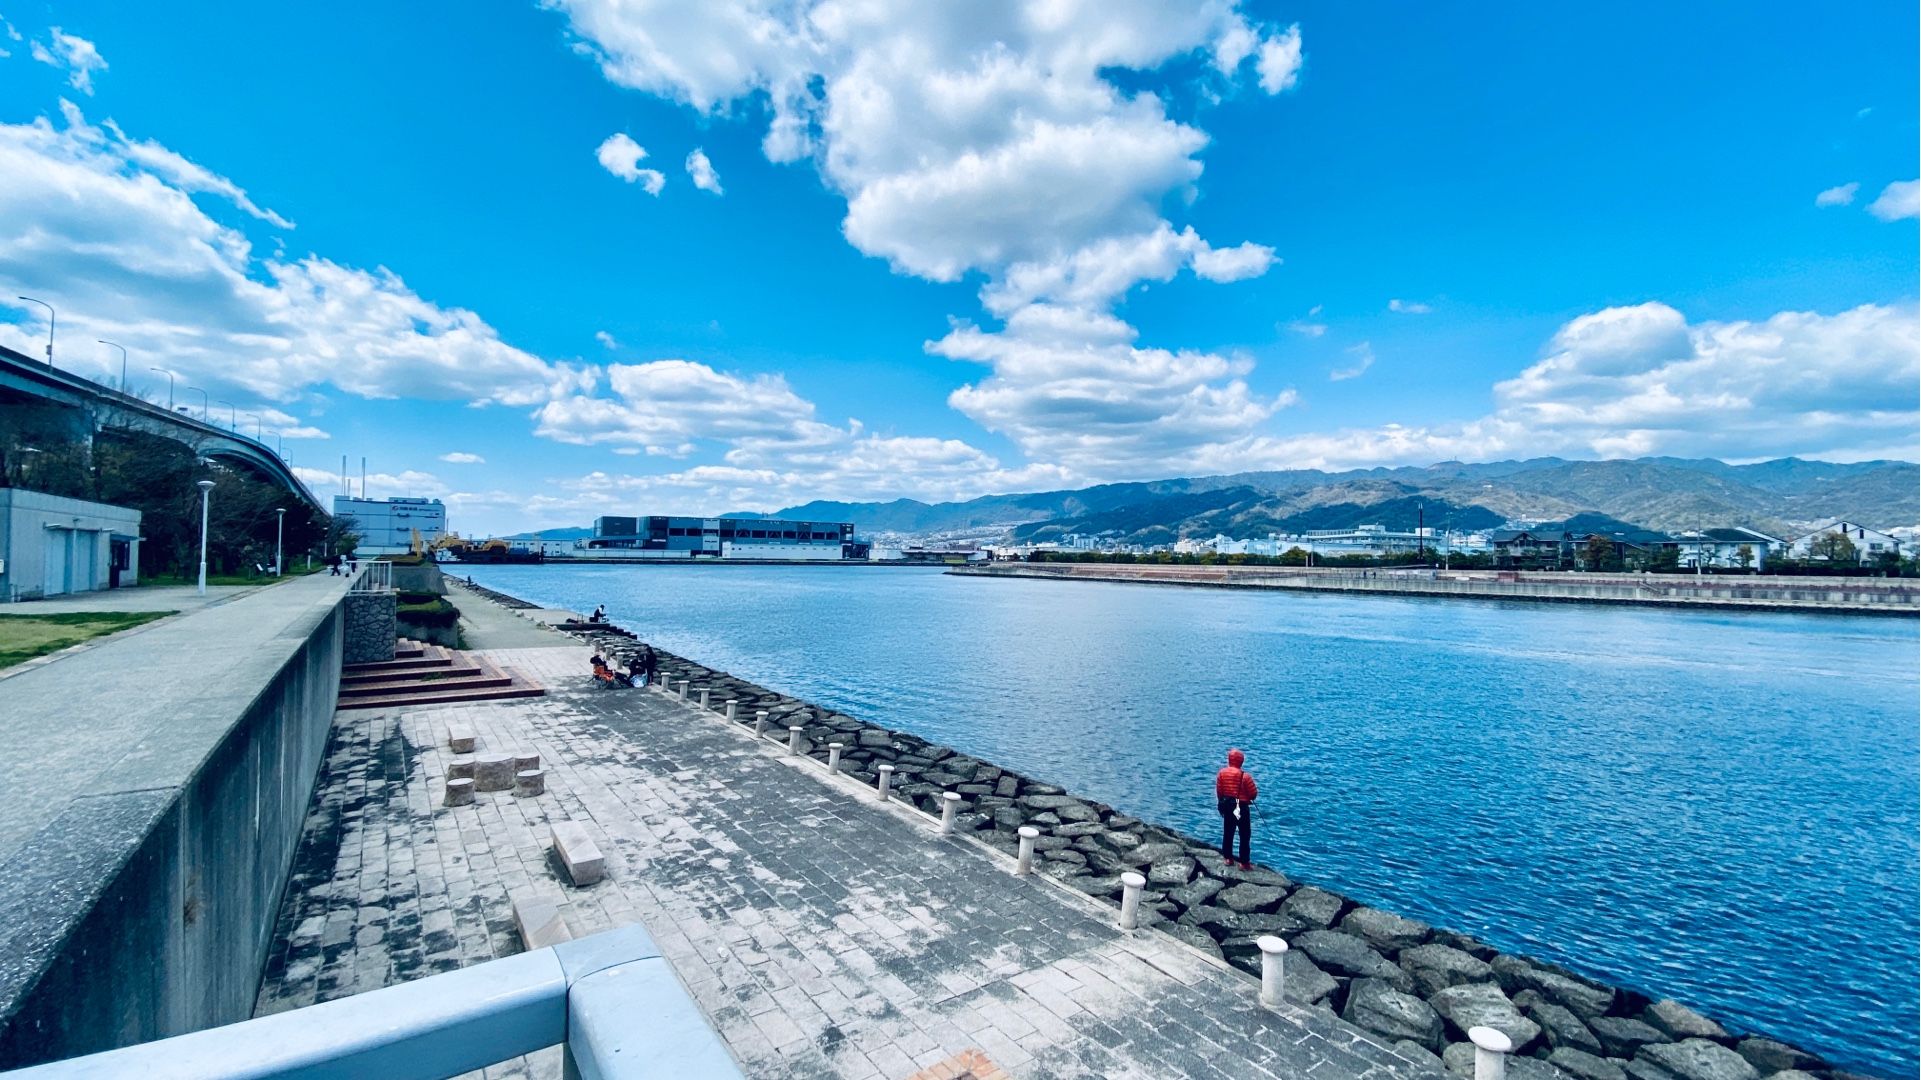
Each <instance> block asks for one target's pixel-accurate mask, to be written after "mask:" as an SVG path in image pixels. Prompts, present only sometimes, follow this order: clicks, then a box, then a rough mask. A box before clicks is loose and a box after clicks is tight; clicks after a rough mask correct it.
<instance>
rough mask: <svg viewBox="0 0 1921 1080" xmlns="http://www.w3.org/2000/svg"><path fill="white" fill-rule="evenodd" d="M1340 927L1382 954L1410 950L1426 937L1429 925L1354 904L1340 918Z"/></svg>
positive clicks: (1429, 929)
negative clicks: (1354, 906) (1350, 909)
mask: <svg viewBox="0 0 1921 1080" xmlns="http://www.w3.org/2000/svg"><path fill="white" fill-rule="evenodd" d="M1341 929H1342V930H1344V931H1346V932H1347V933H1350V934H1353V935H1354V936H1355V937H1358V938H1360V939H1361V940H1362V941H1365V942H1367V943H1368V944H1369V945H1372V946H1374V947H1375V948H1376V949H1379V950H1380V951H1382V952H1384V953H1394V952H1400V951H1401V950H1402V949H1411V948H1413V947H1414V946H1416V945H1419V944H1420V943H1421V942H1423V941H1426V940H1427V936H1428V934H1429V933H1430V931H1431V928H1430V927H1429V926H1428V925H1427V924H1426V923H1424V922H1417V921H1415V920H1413V919H1404V918H1402V917H1401V916H1399V915H1395V914H1393V913H1391V912H1386V911H1382V910H1380V909H1379V908H1371V907H1357V908H1355V909H1354V910H1353V911H1350V912H1348V913H1347V917H1346V918H1344V919H1342V920H1341Z"/></svg>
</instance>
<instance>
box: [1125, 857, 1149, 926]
mask: <svg viewBox="0 0 1921 1080" xmlns="http://www.w3.org/2000/svg"><path fill="white" fill-rule="evenodd" d="M1146 885H1147V879H1146V878H1144V877H1142V876H1141V875H1139V874H1136V873H1134V872H1133V871H1132V870H1130V871H1128V872H1127V873H1125V874H1122V875H1121V929H1123V930H1132V929H1134V927H1136V926H1138V925H1140V921H1141V889H1142V888H1144V887H1145V886H1146Z"/></svg>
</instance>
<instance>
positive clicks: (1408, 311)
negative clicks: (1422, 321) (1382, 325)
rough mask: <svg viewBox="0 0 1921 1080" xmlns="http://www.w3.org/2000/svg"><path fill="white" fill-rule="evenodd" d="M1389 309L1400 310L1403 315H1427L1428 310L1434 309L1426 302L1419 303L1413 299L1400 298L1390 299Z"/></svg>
mask: <svg viewBox="0 0 1921 1080" xmlns="http://www.w3.org/2000/svg"><path fill="white" fill-rule="evenodd" d="M1387 309H1388V310H1389V311H1398V312H1400V313H1401V314H1403V315H1426V314H1427V313H1428V312H1430V311H1433V310H1434V309H1433V308H1432V307H1429V306H1428V305H1426V304H1422V303H1417V302H1416V301H1413V300H1398V299H1397V300H1389V301H1388V302H1387Z"/></svg>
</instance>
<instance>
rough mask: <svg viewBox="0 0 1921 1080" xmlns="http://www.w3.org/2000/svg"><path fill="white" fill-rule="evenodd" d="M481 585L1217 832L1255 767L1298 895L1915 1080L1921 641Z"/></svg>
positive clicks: (1080, 588)
mask: <svg viewBox="0 0 1921 1080" xmlns="http://www.w3.org/2000/svg"><path fill="white" fill-rule="evenodd" d="M468 570H469V568H467V567H461V568H460V571H461V572H462V573H466V572H468ZM471 572H472V574H473V576H474V579H475V580H476V581H478V582H480V583H481V584H484V585H488V586H491V587H494V588H498V589H500V590H501V591H503V592H506V593H509V594H512V595H515V596H520V597H523V598H525V599H527V600H531V601H535V602H538V603H542V604H547V605H552V606H558V607H568V608H573V609H577V610H580V611H588V610H591V609H592V608H593V607H594V605H595V604H605V605H606V606H607V611H608V616H609V618H611V619H613V620H614V621H615V622H618V623H621V624H622V625H624V626H626V627H628V628H630V629H632V630H634V631H636V632H638V633H640V634H641V635H642V636H643V637H644V638H647V639H649V640H652V641H654V642H656V643H658V644H660V645H662V646H664V647H666V648H667V649H669V650H670V651H673V652H676V653H680V654H682V655H685V656H688V657H691V658H694V659H697V660H699V661H700V662H702V663H705V664H709V665H712V666H714V667H719V668H723V669H726V670H729V671H732V672H734V673H736V674H738V675H741V676H743V677H745V678H749V679H753V680H755V681H757V682H760V683H762V684H763V685H766V686H769V687H772V688H774V689H778V690H781V691H783V692H786V693H789V694H793V695H794V696H796V697H801V698H806V699H808V700H811V701H815V702H818V703H821V704H824V705H829V706H832V707H833V708H836V709H840V710H842V711H844V712H847V713H850V714H852V715H854V716H858V717H860V718H862V719H865V720H869V721H872V722H874V723H876V724H883V725H887V726H890V727H895V728H899V729H902V730H906V731H911V732H913V733H915V734H917V735H921V736H923V737H925V738H928V739H931V740H934V741H936V742H941V743H945V744H947V745H949V746H953V747H955V748H957V749H960V750H962V751H964V752H966V753H968V754H972V755H976V756H978V757H981V758H985V759H987V760H989V761H993V762H996V763H998V764H1002V765H1005V766H1007V767H1009V768H1013V769H1017V770H1019V771H1021V772H1024V773H1027V774H1029V775H1031V776H1034V777H1036V778H1038V779H1044V780H1047V781H1050V782H1052V783H1057V784H1060V785H1062V786H1064V787H1066V788H1068V789H1069V790H1071V791H1074V792H1076V793H1079V794H1083V795H1087V796H1091V797H1093V798H1096V799H1100V800H1102V801H1104V802H1108V803H1111V804H1113V805H1114V806H1115V807H1117V808H1120V809H1122V810H1124V811H1126V812H1127V813H1131V814H1135V815H1137V816H1139V817H1143V818H1148V819H1152V820H1156V821H1160V822H1163V823H1166V824H1169V825H1173V826H1176V827H1178V828H1181V829H1183V830H1185V831H1188V832H1190V833H1192V834H1194V835H1197V836H1202V837H1209V836H1211V835H1212V834H1213V833H1215V832H1218V828H1219V819H1218V818H1217V817H1216V816H1215V814H1214V808H1213V796H1212V786H1211V780H1212V776H1213V773H1214V770H1215V769H1216V768H1218V767H1219V765H1220V764H1221V761H1220V759H1221V756H1222V754H1223V753H1224V752H1225V751H1226V749H1227V748H1228V747H1229V746H1240V747H1242V748H1244V749H1245V750H1246V751H1247V753H1248V767H1249V768H1250V770H1251V771H1252V772H1253V773H1254V775H1255V776H1256V777H1257V778H1258V779H1259V781H1260V783H1261V791H1262V798H1261V802H1260V806H1261V809H1262V811H1263V813H1262V815H1261V817H1259V818H1258V819H1257V822H1256V826H1255V837H1254V841H1255V848H1256V851H1255V857H1256V858H1257V859H1260V860H1263V861H1265V862H1267V863H1269V864H1270V865H1272V866H1274V867H1275V868H1277V869H1280V870H1283V871H1285V872H1287V873H1288V874H1290V875H1292V876H1294V877H1297V878H1299V879H1302V880H1306V881H1310V882H1315V883H1318V884H1323V885H1326V886H1328V887H1330V888H1333V889H1337V890H1339V891H1341V892H1344V893H1346V894H1348V895H1350V896H1352V897H1354V898H1356V899H1359V900H1364V901H1367V902H1369V903H1373V904H1378V905H1379V906H1381V907H1383V908H1386V909H1387V910H1390V911H1394V912H1398V913H1401V914H1404V915H1409V916H1413V917H1416V918H1420V919H1424V920H1427V921H1429V922H1432V923H1434V924H1436V925H1440V926H1445V927H1448V928H1451V929H1455V930H1460V931H1464V932H1467V933H1472V934H1475V935H1477V936H1480V937H1482V938H1483V939H1485V940H1486V941H1488V942H1489V943H1491V944H1494V945H1496V946H1498V947H1500V948H1503V949H1510V950H1514V951H1518V952H1523V953H1528V954H1532V955H1534V956H1539V957H1543V958H1547V959H1551V960H1555V961H1559V962H1561V963H1564V964H1567V965H1568V966H1570V967H1572V968H1575V969H1577V970H1581V971H1584V972H1587V973H1590V974H1592V975H1595V976H1598V977H1600V978H1603V979H1607V980H1610V981H1616V982H1620V983H1625V984H1628V985H1632V986H1636V987H1640V988H1642V989H1644V990H1648V991H1651V992H1653V993H1656V994H1657V995H1659V994H1665V995H1668V996H1672V997H1675V998H1678V999H1679V1000H1681V1001H1683V1002H1686V1003H1688V1004H1691V1005H1694V1006H1696V1007H1698V1008H1701V1009H1702V1010H1704V1011H1705V1012H1707V1013H1708V1014H1709V1015H1712V1016H1715V1017H1717V1018H1719V1019H1721V1020H1723V1021H1726V1022H1728V1023H1729V1024H1730V1025H1735V1026H1740V1027H1743V1028H1747V1029H1750V1030H1754V1031H1759V1032H1763V1033H1767V1034H1772V1035H1775V1036H1779V1037H1782V1038H1785V1039H1787V1040H1788V1041H1790V1042H1794V1043H1798V1044H1800V1045H1803V1046H1806V1047H1807V1048H1809V1049H1811V1050H1815V1051H1818V1052H1821V1053H1824V1054H1825V1055H1827V1056H1829V1057H1830V1058H1831V1059H1832V1060H1835V1061H1837V1062H1839V1063H1843V1064H1847V1065H1851V1066H1853V1067H1855V1068H1859V1069H1866V1070H1869V1071H1872V1072H1875V1073H1878V1074H1881V1075H1884V1076H1898V1077H1911V1076H1914V1075H1915V1074H1916V1054H1917V1039H1916V1032H1917V1024H1918V1023H1921V1017H1918V1015H1917V1009H1918V1008H1921V1005H1918V1002H1917V978H1918V977H1921V971H1918V967H1921V965H1918V964H1917V957H1916V941H1917V938H1918V937H1921V919H1918V918H1917V896H1916V893H1917V875H1918V874H1921V867H1918V866H1917V852H1916V847H1917V829H1918V828H1921V822H1917V806H1918V805H1921V790H1918V785H1917V756H1916V755H1917V719H1916V717H1917V711H1916V710H1917V702H1921V678H1918V676H1917V664H1918V663H1921V639H1918V638H1917V626H1916V623H1915V622H1914V621H1912V620H1900V619H1877V618H1842V617H1833V616H1798V615H1753V614H1739V613H1708V612H1701V613H1677V612H1666V611H1648V610H1640V609H1630V608H1611V607H1598V606H1579V605H1549V604H1538V605H1530V604H1500V603H1487V602H1473V601H1445V600H1419V599H1395V598H1385V597H1373V596H1368V597H1361V596H1356V597H1345V596H1339V595H1321V596H1315V595H1299V594H1268V593H1251V592H1235V591H1225V590H1215V589H1189V588H1168V587H1156V586H1142V585H1121V584H1103V583H1090V582H1052V581H1036V580H994V579H978V578H961V577H948V576H945V575H943V574H941V573H939V572H937V571H932V570H922V569H901V568H856V567H791V568H790V567H745V566H704V567H684V566H683V567H648V566H601V567H553V566H477V567H473V568H471Z"/></svg>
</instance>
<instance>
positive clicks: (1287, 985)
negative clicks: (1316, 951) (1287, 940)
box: [1281, 949, 1341, 1005]
mask: <svg viewBox="0 0 1921 1080" xmlns="http://www.w3.org/2000/svg"><path fill="white" fill-rule="evenodd" d="M1281 971H1282V973H1283V978H1282V981H1281V996H1282V997H1283V998H1286V999H1287V1000H1288V1001H1292V1002H1295V1003H1297V1004H1300V1005H1318V1004H1320V1003H1321V1002H1323V1001H1326V1000H1327V999H1328V997H1329V996H1330V995H1332V994H1333V993H1334V991H1336V990H1339V989H1340V988H1341V984H1340V983H1338V982H1336V981H1335V980H1334V977H1333V976H1331V975H1329V974H1328V973H1327V972H1325V971H1322V970H1321V969H1320V966H1319V965H1318V964H1316V963H1314V960H1313V958H1312V957H1310V956H1308V955H1307V954H1306V953H1304V952H1301V951H1300V950H1298V949H1290V950H1288V953H1287V958H1286V959H1284V960H1282V961H1281Z"/></svg>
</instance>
